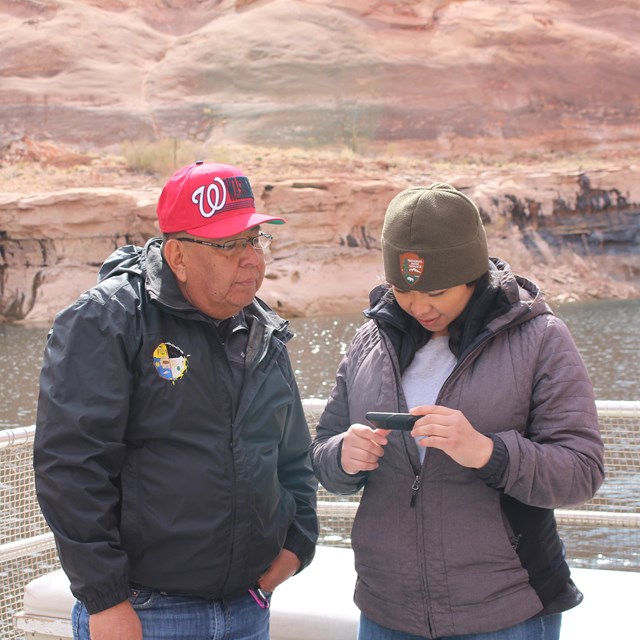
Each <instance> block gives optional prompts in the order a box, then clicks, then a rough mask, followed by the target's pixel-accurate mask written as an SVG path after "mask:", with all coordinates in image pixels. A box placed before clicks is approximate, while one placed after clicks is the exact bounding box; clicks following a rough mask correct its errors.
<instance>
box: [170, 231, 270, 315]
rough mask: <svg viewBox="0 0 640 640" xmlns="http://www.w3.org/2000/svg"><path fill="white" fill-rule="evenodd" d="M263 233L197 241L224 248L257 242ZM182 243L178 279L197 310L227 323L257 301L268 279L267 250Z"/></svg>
mask: <svg viewBox="0 0 640 640" xmlns="http://www.w3.org/2000/svg"><path fill="white" fill-rule="evenodd" d="M259 231H260V229H259V227H253V228H252V229H248V230H247V231H244V232H243V233H241V234H238V235H236V236H231V237H229V238H216V239H214V240H210V239H208V238H198V237H197V236H187V234H183V235H184V236H185V237H188V238H192V239H194V240H202V241H204V242H212V243H215V244H220V245H222V244H224V243H225V242H229V241H231V240H237V239H241V238H253V237H254V236H257V235H258V233H259ZM174 241H175V242H179V243H180V251H181V253H182V269H181V271H180V275H178V273H176V270H175V269H173V266H172V269H173V270H174V273H176V275H177V279H178V283H179V286H180V289H181V291H182V293H183V295H184V296H185V298H186V299H187V300H188V301H189V302H190V303H191V304H192V305H193V306H194V307H195V308H196V309H199V310H200V311H202V313H205V314H206V315H208V316H210V317H212V318H215V319H216V320H224V319H225V318H230V317H231V316H233V315H235V314H236V313H238V312H239V311H240V310H241V309H242V308H244V307H246V306H247V305H248V304H249V303H250V302H251V301H252V300H253V298H254V297H255V295H256V293H257V292H258V289H260V286H261V285H262V281H263V279H264V270H265V261H264V250H262V249H257V248H255V247H253V246H252V245H251V243H247V246H246V247H245V248H244V249H243V248H242V244H241V243H238V244H237V245H236V247H235V248H234V249H232V250H230V251H229V250H227V249H220V248H217V247H212V246H208V245H203V244H197V243H195V242H189V241H186V242H185V241H181V240H180V239H179V238H176V239H174V240H171V241H170V242H174Z"/></svg>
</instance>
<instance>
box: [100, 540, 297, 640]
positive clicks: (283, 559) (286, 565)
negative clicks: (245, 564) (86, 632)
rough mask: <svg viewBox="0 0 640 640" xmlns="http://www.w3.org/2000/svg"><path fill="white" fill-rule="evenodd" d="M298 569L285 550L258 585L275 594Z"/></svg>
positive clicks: (293, 555) (290, 553)
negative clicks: (279, 586) (278, 587)
mask: <svg viewBox="0 0 640 640" xmlns="http://www.w3.org/2000/svg"><path fill="white" fill-rule="evenodd" d="M298 569H300V560H299V559H298V556H297V555H296V554H295V553H293V551H289V550H288V549H283V550H282V551H281V552H280V553H279V554H278V555H277V556H276V559H275V560H274V561H273V562H272V563H271V566H270V567H269V568H268V569H267V572H266V573H265V574H264V575H262V576H261V578H260V580H258V585H259V587H260V588H261V589H262V590H264V591H268V592H269V593H273V592H274V591H275V589H276V587H277V586H278V585H280V584H282V583H283V582H284V581H285V580H287V578H290V577H291V576H292V575H293V574H294V573H296V571H298ZM92 640H93V639H92Z"/></svg>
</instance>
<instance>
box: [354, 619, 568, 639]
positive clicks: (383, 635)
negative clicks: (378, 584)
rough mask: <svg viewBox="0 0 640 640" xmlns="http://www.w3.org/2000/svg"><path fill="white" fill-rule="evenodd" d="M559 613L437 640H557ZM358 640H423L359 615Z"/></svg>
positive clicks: (559, 621) (421, 637) (420, 637)
mask: <svg viewBox="0 0 640 640" xmlns="http://www.w3.org/2000/svg"><path fill="white" fill-rule="evenodd" d="M561 621H562V614H561V613H554V614H552V615H549V616H539V617H538V618H531V619H529V620H525V621H524V622H521V623H520V624H516V625H515V626H513V627H509V628H508V629H501V630H500V631H490V632H489V633H470V634H466V635H463V636H446V638H445V637H443V638H438V640H558V638H559V637H560V623H561ZM358 640H425V639H424V638H423V636H414V635H411V634H410V633H404V632H402V631H394V630H393V629H387V628H386V627H381V626H380V625H378V624H376V623H375V622H373V621H371V620H369V618H367V617H366V616H364V615H363V614H360V625H359V627H358Z"/></svg>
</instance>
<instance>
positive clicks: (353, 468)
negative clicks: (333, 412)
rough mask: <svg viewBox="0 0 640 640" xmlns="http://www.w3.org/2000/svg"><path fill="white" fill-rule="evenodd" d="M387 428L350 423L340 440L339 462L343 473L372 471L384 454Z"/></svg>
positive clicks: (388, 431) (388, 432)
mask: <svg viewBox="0 0 640 640" xmlns="http://www.w3.org/2000/svg"><path fill="white" fill-rule="evenodd" d="M390 433H391V431H390V430H389V429H372V428H371V427H367V426H366V425H364V424H352V425H351V426H350V427H349V429H348V430H347V432H346V434H345V436H344V438H343V440H342V456H341V458H340V463H341V464H342V469H343V470H344V471H345V473H349V474H351V475H353V474H355V473H358V472H359V471H373V470H374V469H377V468H378V460H379V459H380V458H381V457H382V456H383V455H384V448H383V447H384V445H386V444H387V442H388V440H387V436H388V435H389V434H390Z"/></svg>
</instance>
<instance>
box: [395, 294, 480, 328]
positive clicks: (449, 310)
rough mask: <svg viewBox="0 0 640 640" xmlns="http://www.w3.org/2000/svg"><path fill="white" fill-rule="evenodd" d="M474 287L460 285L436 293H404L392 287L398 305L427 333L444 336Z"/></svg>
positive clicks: (462, 308)
mask: <svg viewBox="0 0 640 640" xmlns="http://www.w3.org/2000/svg"><path fill="white" fill-rule="evenodd" d="M474 288H475V286H468V285H466V284H461V285H458V286H456V287H451V288H450V289H440V290H438V291H429V292H428V293H424V292H422V291H406V290H404V289H398V287H393V293H394V294H395V296H396V300H397V301H398V304H399V305H400V307H402V309H403V310H404V311H406V312H407V313H408V314H409V315H410V316H413V317H414V318H415V319H416V320H417V321H418V322H419V323H420V324H421V325H422V326H423V327H424V328H425V329H427V331H432V332H433V334H434V335H436V336H446V335H448V333H449V325H450V324H451V323H452V322H453V321H454V320H455V319H456V318H457V317H458V316H459V315H460V314H461V313H462V312H463V311H464V308H465V307H466V306H467V303H468V302H469V300H470V299H471V296H472V295H473V290H474Z"/></svg>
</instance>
